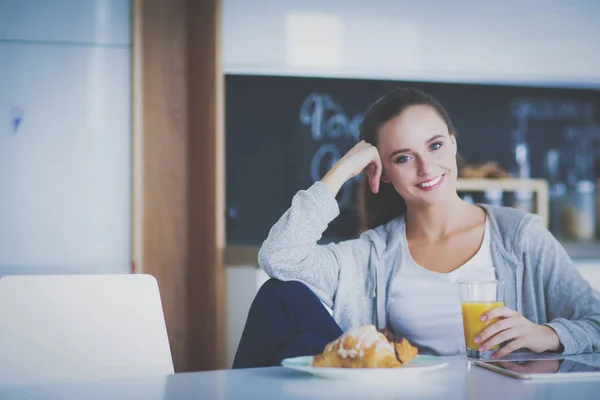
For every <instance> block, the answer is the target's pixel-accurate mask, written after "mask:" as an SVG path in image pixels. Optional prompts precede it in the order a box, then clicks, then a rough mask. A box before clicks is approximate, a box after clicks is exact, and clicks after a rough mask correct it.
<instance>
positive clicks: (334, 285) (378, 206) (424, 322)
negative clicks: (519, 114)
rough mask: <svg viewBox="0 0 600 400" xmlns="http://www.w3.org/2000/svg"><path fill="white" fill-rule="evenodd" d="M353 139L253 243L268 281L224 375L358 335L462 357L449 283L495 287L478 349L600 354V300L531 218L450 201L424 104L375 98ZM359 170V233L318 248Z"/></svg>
mask: <svg viewBox="0 0 600 400" xmlns="http://www.w3.org/2000/svg"><path fill="white" fill-rule="evenodd" d="M360 138H361V141H360V142H359V143H357V144H356V145H355V146H354V147H353V148H352V149H350V151H348V152H347V153H346V154H345V155H344V156H343V157H342V158H341V159H340V160H339V161H338V162H337V163H336V164H335V165H334V166H333V167H332V168H331V169H330V170H329V172H328V173H327V174H326V175H325V176H324V177H323V178H322V179H321V180H320V181H319V182H315V183H314V184H313V185H312V186H311V187H310V188H309V189H307V190H301V191H299V192H298V193H297V194H296V195H295V196H294V199H293V200H292V205H291V207H290V209H289V210H288V211H287V212H285V213H284V215H283V216H282V217H281V218H280V220H279V221H278V222H277V223H276V224H275V225H274V226H273V227H272V229H271V231H270V232H269V236H268V237H267V239H266V240H265V241H264V243H263V246H262V247H261V249H260V251H259V255H258V259H259V263H260V266H261V268H263V269H264V270H265V272H266V273H267V274H268V275H269V276H270V277H271V278H273V279H271V280H270V281H268V282H267V283H266V284H265V285H264V286H263V287H262V288H261V290H260V291H259V293H258V294H257V296H256V299H255V301H254V303H253V305H252V307H251V309H250V313H249V315H248V321H247V323H246V327H245V329H244V332H243V334H242V339H241V341H240V345H239V348H238V352H237V354H236V359H235V361H234V367H249V366H264V365H274V364H278V363H279V362H280V361H281V359H283V358H285V357H293V356H303V355H314V354H318V353H321V352H322V351H323V347H324V346H325V345H326V344H327V343H328V342H331V341H333V340H335V339H336V338H337V337H339V336H340V335H341V333H342V332H347V331H348V330H350V329H353V328H356V327H359V326H363V325H366V324H373V325H375V326H376V327H377V328H378V329H384V328H387V329H390V330H391V331H392V332H394V333H395V334H396V335H397V336H400V337H404V338H406V339H407V340H408V341H409V342H410V343H413V344H414V345H415V346H417V347H418V349H419V354H434V355H454V354H463V353H464V352H465V343H464V332H463V331H464V328H463V324H462V314H461V304H460V295H459V290H458V282H459V281H486V282H487V281H495V280H500V281H504V282H505V283H506V286H505V293H504V306H501V307H497V308H494V309H493V310H491V311H488V312H486V313H484V314H483V315H481V318H482V319H481V320H482V321H494V322H493V323H490V324H489V326H487V327H486V328H485V329H483V330H482V331H481V332H478V333H477V337H476V338H475V342H476V343H477V344H478V346H479V351H488V350H490V349H493V348H494V347H495V346H496V345H499V344H505V346H503V347H501V348H500V349H499V350H498V351H497V352H496V354H495V355H496V356H504V355H506V354H508V353H511V352H513V351H516V350H519V349H522V348H525V349H529V350H531V351H534V352H546V351H550V352H561V353H567V354H572V353H582V352H588V351H598V350H600V325H599V324H598V321H600V294H599V293H598V292H597V291H594V290H593V289H592V288H591V286H590V285H589V283H588V282H587V281H586V280H585V279H584V278H583V277H582V276H581V275H580V273H579V272H578V271H577V270H576V269H575V268H574V267H573V264H572V261H571V260H570V258H569V257H568V256H567V254H566V253H565V251H564V249H563V248H562V247H561V245H560V244H559V243H558V242H557V241H556V239H555V238H554V237H553V236H552V235H551V234H550V233H549V232H548V231H547V230H546V228H545V227H544V226H543V224H542V223H541V222H540V219H539V217H537V216H534V215H532V214H527V213H524V212H522V211H518V210H515V209H512V208H507V207H500V206H489V205H476V204H470V203H467V202H465V201H463V200H462V199H461V198H460V197H459V196H458V194H457V191H456V183H457V162H456V154H457V140H456V132H455V130H454V127H453V125H452V122H451V120H450V117H449V116H448V113H447V112H446V110H445V109H444V108H443V107H442V106H441V104H439V103H438V102H437V101H436V100H435V99H434V98H433V97H432V96H430V95H428V94H426V93H424V92H422V91H420V90H417V89H413V88H398V89H394V90H392V91H390V92H388V93H386V94H385V95H384V96H383V97H382V98H380V99H379V100H377V101H376V102H375V103H374V104H373V105H372V106H371V107H370V108H369V109H368V110H367V112H366V114H365V116H364V120H363V122H362V124H361V127H360ZM362 172H366V174H365V178H364V181H363V193H362V194H363V198H362V203H361V206H362V218H363V224H364V226H365V228H366V230H365V231H364V232H363V233H362V235H361V236H360V237H359V238H357V239H353V240H347V241H342V242H340V243H336V244H328V245H318V244H317V241H318V240H319V239H320V238H321V236H322V234H323V232H324V231H325V229H326V228H327V226H328V224H329V223H330V222H331V221H333V220H334V219H335V218H336V217H337V216H338V214H339V206H338V204H337V202H336V200H335V196H336V195H337V194H338V192H339V191H340V189H341V187H342V185H344V183H345V182H346V181H348V180H349V179H352V178H354V177H356V176H358V175H359V174H361V173H362ZM319 300H320V301H319ZM324 306H325V307H324Z"/></svg>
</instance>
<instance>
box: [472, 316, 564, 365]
mask: <svg viewBox="0 0 600 400" xmlns="http://www.w3.org/2000/svg"><path fill="white" fill-rule="evenodd" d="M495 318H499V320H498V321H497V322H495V323H493V324H491V325H490V326H488V327H487V328H485V329H484V330H482V331H481V332H480V333H479V334H478V335H477V336H476V337H475V340H474V341H475V343H477V344H480V346H479V351H481V352H485V351H488V350H490V349H492V348H493V347H494V346H496V345H499V344H501V343H504V342H507V341H510V342H509V343H508V344H506V345H505V346H504V347H502V348H501V349H500V350H498V351H497V352H496V353H494V355H493V358H501V357H504V356H506V355H507V354H510V353H512V352H513V351H515V350H518V349H522V348H525V349H529V350H531V351H533V352H535V353H542V352H544V351H556V350H558V349H559V348H560V340H559V339H558V335H557V334H556V332H555V331H554V329H552V328H550V327H549V326H545V325H538V324H534V323H533V322H531V321H529V320H528V319H527V318H525V317H524V316H522V315H521V314H519V313H518V312H516V311H514V310H511V309H510V308H508V307H505V306H501V307H496V308H493V309H491V310H490V311H488V312H486V313H485V314H483V315H482V316H481V320H482V321H489V320H493V319H495Z"/></svg>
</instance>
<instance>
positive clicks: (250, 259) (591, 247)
mask: <svg viewBox="0 0 600 400" xmlns="http://www.w3.org/2000/svg"><path fill="white" fill-rule="evenodd" d="M560 243H561V244H562V245H563V247H564V248H565V250H566V252H567V254H568V255H569V257H571V258H572V259H573V260H598V261H599V262H600V241H589V242H575V241H569V240H561V241H560ZM258 249H259V247H258V246H227V247H226V248H225V253H224V256H225V257H224V261H225V266H247V267H258Z"/></svg>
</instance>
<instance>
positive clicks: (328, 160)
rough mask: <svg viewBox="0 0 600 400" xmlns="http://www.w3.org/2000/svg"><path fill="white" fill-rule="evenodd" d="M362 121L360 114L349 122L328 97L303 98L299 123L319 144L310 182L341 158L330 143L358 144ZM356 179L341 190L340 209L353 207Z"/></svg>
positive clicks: (318, 177) (340, 109) (326, 95)
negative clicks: (306, 127)
mask: <svg viewBox="0 0 600 400" xmlns="http://www.w3.org/2000/svg"><path fill="white" fill-rule="evenodd" d="M363 118H364V116H363V115H362V114H357V115H355V116H353V117H352V118H349V117H348V116H347V115H346V114H345V113H344V110H343V109H342V107H341V106H340V105H339V104H338V103H336V102H335V101H334V100H333V98H332V97H331V96H330V95H328V94H317V93H312V94H310V95H308V96H307V97H306V99H305V100H304V101H303V103H302V106H301V107H300V123H302V125H305V126H308V127H309V128H310V135H311V137H312V139H313V140H314V141H315V142H318V143H321V145H320V146H319V148H318V149H317V151H316V152H315V154H314V155H313V156H312V158H311V161H310V178H311V180H312V181H313V182H315V181H318V180H320V179H321V178H322V176H323V175H324V173H326V172H327V171H328V170H329V169H330V168H331V167H333V165H334V164H335V163H337V162H338V161H339V159H340V158H341V157H342V156H343V155H344V154H343V152H342V150H340V148H339V147H338V144H336V143H333V142H332V141H333V140H334V139H335V140H338V141H339V139H347V141H348V142H347V143H349V144H351V145H354V144H355V143H356V142H358V136H359V127H360V124H361V122H362V120H363ZM346 151H347V150H346ZM344 152H345V151H344ZM359 178H360V176H357V177H355V178H354V179H350V180H349V181H348V182H346V184H345V185H344V186H343V187H342V189H341V190H340V195H339V197H338V203H339V206H340V208H349V207H352V193H353V190H354V188H353V187H354V184H355V182H356V181H357V180H358V179H359Z"/></svg>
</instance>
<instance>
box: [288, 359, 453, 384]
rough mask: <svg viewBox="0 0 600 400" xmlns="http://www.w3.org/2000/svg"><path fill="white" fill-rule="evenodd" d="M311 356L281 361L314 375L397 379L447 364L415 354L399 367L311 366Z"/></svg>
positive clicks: (342, 377)
mask: <svg viewBox="0 0 600 400" xmlns="http://www.w3.org/2000/svg"><path fill="white" fill-rule="evenodd" d="M312 362H313V357H312V356H303V357H293V358H286V359H284V360H283V361H282V362H281V365H283V366H284V367H286V368H290V369H293V370H296V371H302V372H308V373H309V374H313V375H315V376H319V377H322V378H331V379H360V380H364V379H369V380H372V379H397V378H401V377H405V376H410V377H414V376H415V375H416V374H420V373H422V372H429V371H435V370H437V369H440V368H443V367H445V366H447V365H448V363H447V362H445V361H443V360H442V359H441V358H439V357H434V356H422V355H420V356H417V357H416V358H415V359H413V360H412V361H411V362H409V363H408V364H406V365H405V366H403V367H400V368H329V367H313V366H312Z"/></svg>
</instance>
